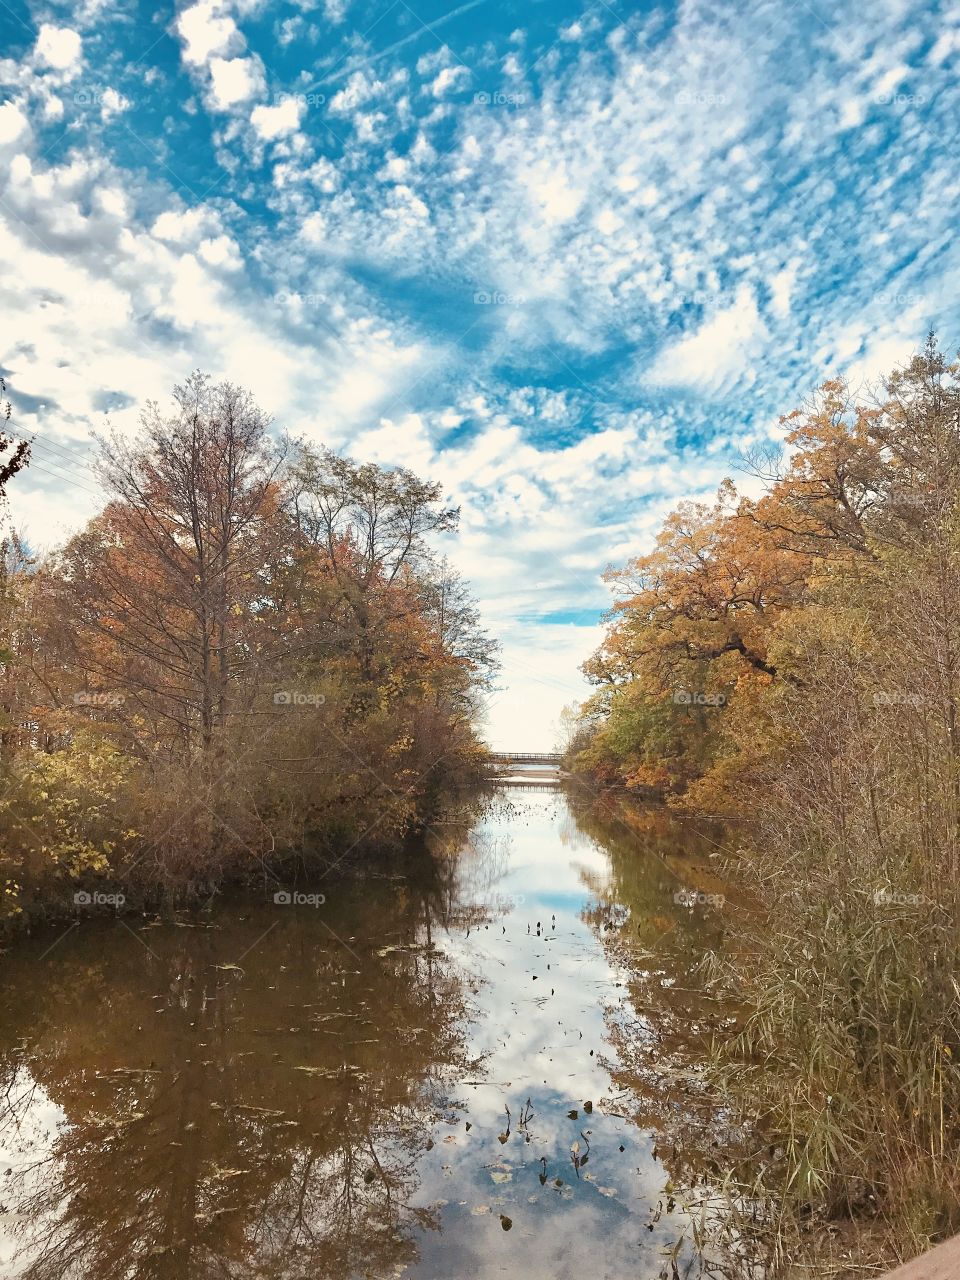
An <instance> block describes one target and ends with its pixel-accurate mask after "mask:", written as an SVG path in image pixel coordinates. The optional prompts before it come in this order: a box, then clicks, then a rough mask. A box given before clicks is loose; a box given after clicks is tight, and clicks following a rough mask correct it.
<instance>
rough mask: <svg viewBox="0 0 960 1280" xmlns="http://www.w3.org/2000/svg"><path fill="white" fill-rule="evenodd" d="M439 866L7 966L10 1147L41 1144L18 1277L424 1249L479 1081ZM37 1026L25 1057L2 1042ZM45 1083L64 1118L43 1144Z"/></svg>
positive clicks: (190, 1270)
mask: <svg viewBox="0 0 960 1280" xmlns="http://www.w3.org/2000/svg"><path fill="white" fill-rule="evenodd" d="M438 868H439V869H438V870H435V871H431V870H430V868H429V867H426V868H424V867H421V868H420V871H421V872H423V874H420V875H418V876H416V877H413V878H410V877H407V878H405V879H403V880H402V881H401V880H391V879H386V878H381V879H375V878H371V877H368V878H365V879H364V881H363V884H362V886H361V885H359V884H356V883H354V884H353V885H350V884H346V885H340V886H339V887H338V888H337V889H335V890H330V889H328V890H327V892H328V893H329V894H330V896H331V899H332V901H331V902H330V903H329V904H327V905H326V906H324V907H320V908H312V907H310V906H302V907H298V906H292V905H286V906H275V905H274V904H273V902H269V903H267V904H264V905H263V906H256V907H253V908H251V906H250V904H249V902H244V903H243V904H242V906H240V907H238V906H237V905H236V904H233V905H231V904H223V905H221V906H220V907H219V909H218V910H217V911H216V912H215V913H214V915H213V917H212V918H209V919H203V918H199V919H190V920H186V919H185V920H181V921H180V927H177V926H171V925H162V926H159V927H154V928H150V927H147V928H142V927H141V928H139V929H138V927H137V924H136V923H134V922H132V921H131V922H129V923H130V927H132V928H133V930H134V932H135V933H136V935H137V939H138V941H136V942H134V941H133V939H132V938H131V935H130V931H129V929H128V927H127V922H109V923H108V922H104V923H102V924H94V923H87V924H85V925H84V926H83V928H82V929H80V930H75V931H74V933H73V935H72V936H71V937H69V938H68V939H65V940H64V942H63V943H62V944H60V945H61V946H62V947H63V948H64V953H61V958H62V956H63V954H65V952H66V949H67V948H69V952H70V954H69V963H64V964H61V963H58V955H57V951H56V950H54V951H53V952H52V953H51V955H50V957H49V958H48V959H45V960H43V961H41V962H40V963H39V966H38V962H37V960H36V959H35V955H36V954H37V953H38V952H39V951H40V950H41V946H40V944H39V943H38V944H36V945H34V946H30V947H24V948H22V949H21V950H20V951H19V952H17V953H16V954H15V955H12V956H10V957H9V958H8V959H7V961H6V962H5V964H6V968H7V983H6V994H5V996H4V998H3V1005H4V1009H3V1028H4V1030H3V1038H4V1044H3V1049H4V1050H5V1052H4V1054H3V1061H4V1064H5V1070H6V1072H7V1078H6V1079H5V1080H4V1081H3V1085H4V1086H5V1089H6V1099H7V1104H8V1105H7V1107H6V1115H5V1119H4V1121H3V1125H4V1132H3V1134H2V1142H3V1145H4V1146H5V1147H6V1148H8V1149H11V1150H14V1151H16V1149H17V1146H18V1144H19V1146H20V1147H23V1146H24V1145H26V1147H27V1150H25V1151H23V1152H22V1155H23V1156H24V1157H25V1160H24V1162H23V1163H22V1164H18V1165H17V1168H16V1172H15V1173H14V1174H13V1175H11V1176H10V1177H8V1178H6V1179H5V1182H6V1186H5V1188H4V1192H3V1195H4V1199H5V1200H7V1202H8V1204H7V1208H8V1209H12V1208H16V1210H17V1211H18V1214H19V1215H20V1216H18V1217H17V1219H16V1226H15V1228H14V1230H15V1235H16V1239H17V1245H18V1260H17V1262H15V1264H14V1265H15V1268H16V1267H19V1268H22V1276H23V1277H24V1280H63V1278H64V1277H84V1280H107V1278H113V1277H126V1276H136V1277H138V1278H139V1277H144V1278H147V1277H150V1278H154V1277H155V1278H156V1280H174V1277H176V1280H182V1278H183V1277H189V1276H197V1277H201V1276H202V1277H219V1276H222V1277H239V1276H244V1277H250V1276H255V1277H264V1280H266V1278H268V1277H269V1278H271V1280H273V1278H274V1277H284V1278H287V1277H290V1278H295V1277H301V1276H302V1277H304V1278H306V1277H311V1280H312V1278H313V1277H316V1276H318V1275H322V1276H327V1277H331V1280H334V1278H337V1277H347V1276H352V1275H357V1274H360V1275H363V1274H371V1275H386V1274H391V1273H392V1272H393V1271H394V1269H395V1268H397V1267H399V1266H401V1265H402V1264H405V1263H410V1262H411V1261H412V1260H413V1259H414V1258H415V1254H416V1245H415V1243H414V1233H413V1232H412V1230H411V1229H412V1228H413V1227H419V1228H426V1229H430V1228H434V1227H435V1226H436V1217H435V1215H434V1214H433V1213H432V1212H431V1211H430V1210H429V1209H425V1208H415V1207H412V1206H411V1200H412V1198H413V1196H414V1193H415V1191H416V1189H417V1186H418V1178H417V1170H416V1162H417V1159H418V1156H419V1155H420V1153H421V1152H422V1151H423V1148H424V1145H425V1143H426V1142H427V1141H428V1136H429V1133H430V1130H431V1128H432V1127H433V1125H434V1124H435V1123H436V1121H437V1120H438V1119H439V1118H441V1117H442V1116H444V1115H447V1116H448V1118H451V1119H452V1118H454V1116H453V1114H452V1113H451V1103H450V1096H451V1086H452V1085H453V1083H454V1082H455V1081H457V1080H459V1079H463V1078H465V1077H466V1076H468V1075H470V1076H474V1075H477V1074H479V1073H481V1072H482V1064H481V1063H479V1062H477V1061H474V1060H471V1058H470V1055H469V1052H468V1049H467V1038H466V1036H467V1027H468V1022H469V1009H468V1006H467V998H468V981H467V978H466V976H465V975H464V974H463V973H459V972H457V971H456V969H455V967H454V966H453V965H452V964H451V963H449V962H448V961H447V960H446V959H445V958H444V957H443V956H442V955H441V954H440V953H439V952H438V951H437V950H436V949H435V948H434V947H433V945H432V941H431V939H432V934H433V931H434V929H435V928H436V927H438V926H442V927H444V928H445V927H448V926H451V925H453V924H457V925H458V926H463V925H464V924H465V923H469V921H468V920H465V919H463V918H462V917H463V913H462V912H460V914H459V916H458V918H457V919H456V920H455V919H454V916H455V915H456V914H457V913H458V911H459V908H458V907H457V906H456V905H455V904H456V900H457V894H456V887H455V883H454V881H455V875H456V863H455V862H453V861H447V862H440V863H439V864H438ZM238 912H239V914H238ZM468 914H469V913H468ZM474 914H475V915H476V914H477V913H476V911H475V910H474ZM267 936H269V945H268V946H264V942H265V939H266V937H267ZM360 938H362V939H363V941H362V942H361V941H359V939H360ZM43 946H49V940H46V941H45V942H44V943H43ZM465 992H466V993H467V995H466V996H465ZM27 1034H29V1039H30V1052H29V1057H27V1055H26V1053H25V1051H24V1050H23V1049H22V1048H21V1049H19V1050H17V1049H15V1048H12V1047H11V1046H14V1045H15V1044H16V1042H17V1041H18V1039H19V1038H20V1037H22V1036H24V1035H27ZM38 1090H39V1091H41V1093H42V1095H43V1096H44V1097H45V1098H46V1099H49V1100H50V1102H52V1103H53V1104H55V1105H56V1107H57V1108H58V1109H59V1113H60V1117H59V1118H60V1124H59V1126H58V1129H57V1132H56V1134H55V1136H54V1137H53V1139H52V1141H51V1142H50V1143H49V1145H48V1149H47V1150H46V1151H45V1152H44V1153H43V1154H42V1155H41V1156H40V1157H36V1155H35V1148H34V1149H33V1150H31V1149H30V1148H31V1135H30V1134H29V1130H28V1128H27V1127H25V1122H26V1120H27V1116H28V1113H29V1112H30V1110H31V1108H34V1109H35V1108H36V1107H37V1102H38ZM33 1136H35V1135H33ZM38 1159H39V1162H40V1163H39V1164H38V1162H37V1161H38ZM18 1274H21V1272H18Z"/></svg>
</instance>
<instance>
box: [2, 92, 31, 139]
mask: <svg viewBox="0 0 960 1280" xmlns="http://www.w3.org/2000/svg"><path fill="white" fill-rule="evenodd" d="M28 128H29V125H28V123H27V117H26V116H25V115H24V114H23V112H22V111H21V110H20V108H19V107H18V106H17V105H16V103H14V102H4V103H3V105H2V106H0V146H8V145H9V144H10V143H11V142H16V141H17V140H18V139H19V138H21V137H22V136H23V135H24V134H25V133H26V132H27V129H28Z"/></svg>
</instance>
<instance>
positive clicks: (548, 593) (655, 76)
mask: <svg viewBox="0 0 960 1280" xmlns="http://www.w3.org/2000/svg"><path fill="white" fill-rule="evenodd" d="M0 29H2V32H3V41H2V45H0V48H2V49H3V52H4V55H5V56H4V57H3V58H2V59H0V301H2V312H0V315H2V318H3V319H2V323H0V370H2V371H3V373H4V374H5V376H6V377H7V378H8V379H9V382H10V390H11V398H12V400H13V402H14V407H15V414H16V425H17V427H18V428H19V429H20V430H21V431H23V432H27V433H36V444H35V448H34V463H33V466H32V467H31V469H30V471H29V472H28V473H27V474H26V475H25V476H23V477H19V478H18V479H17V481H16V482H15V485H14V489H15V492H14V494H13V496H12V506H13V512H14V516H15V519H16V520H17V522H18V523H19V524H20V525H21V526H22V527H23V528H24V529H25V530H26V532H27V534H28V537H29V539H30V541H31V543H32V544H33V545H34V546H37V547H48V546H52V545H54V544H56V543H57V542H58V541H60V540H61V539H62V538H63V537H64V536H66V535H67V534H68V533H69V532H71V531H72V530H73V529H75V528H76V527H78V526H79V525H80V524H82V523H83V521H84V520H85V519H87V518H88V517H89V516H90V515H91V514H92V513H93V512H94V511H95V510H97V508H98V507H99V505H100V502H101V496H100V493H99V490H98V486H97V482H96V480H95V478H94V476H93V474H92V473H91V471H90V470H89V456H90V455H89V446H90V440H91V435H92V433H93V432H94V431H96V430H99V429H102V428H103V427H104V426H105V425H106V423H107V422H108V421H109V422H110V423H112V424H113V425H115V426H117V427H119V428H120V429H121V430H130V431H132V430H134V429H135V426H136V421H137V414H138V409H139V406H141V405H142V404H143V403H144V402H145V401H146V400H149V399H157V400H161V401H162V400H164V399H166V398H167V397H168V395H169V391H170V388H171V387H172V385H173V384H174V383H175V382H178V381H180V380H182V379H183V378H184V377H185V376H186V374H187V373H189V371H190V370H191V369H193V368H197V367H199V368H203V369H204V370H206V371H208V372H210V373H212V374H214V375H215V376H224V377H229V378H231V379H233V380H235V381H238V382H241V383H243V384H244V385H246V386H248V387H250V388H251V390H252V391H253V392H254V394H255V395H256V397H257V398H258V400H259V401H260V403H261V404H262V405H263V407H264V408H265V409H267V410H268V411H269V412H271V413H272V414H273V415H274V417H275V419H276V422H277V424H278V426H281V427H283V428H285V429H287V430H288V431H290V432H291V433H293V434H303V435H306V436H309V437H311V438H313V439H316V440H320V441H323V442H324V443H326V444H329V445H330V446H331V447H334V448H336V449H338V450H341V451H343V452H347V453H350V454H351V455H352V456H354V457H356V458H360V459H371V460H375V461H378V462H382V463H385V464H396V463H402V464H404V465H407V466H410V467H412V468H413V469H414V470H416V471H418V472H419V473H421V474H422V475H424V476H425V477H429V478H432V479H436V480H439V481H441V482H442V483H443V484H444V486H445V488H446V489H447V492H448V493H449V495H450V496H451V498H452V499H453V500H454V501H456V502H459V503H460V504H461V505H462V509H463V517H462V529H461V533H460V535H459V537H458V539H457V540H456V543H455V544H451V546H450V547H449V554H450V555H451V558H452V559H453V560H454V561H455V562H456V563H457V564H458V565H459V566H460V567H461V568H462V569H463V571H464V572H465V573H466V575H467V576H468V578H469V579H470V580H471V582H472V584H473V586H474V589H475V591H476V593H477V594H478V596H479V597H480V601H481V604H482V607H483V612H484V615H485V619H486V622H487V625H488V627H489V629H490V630H492V631H493V632H494V633H495V634H497V635H498V636H499V637H500V639H501V640H502V642H503V645H504V656H505V660H506V665H505V675H504V680H503V684H504V689H503V691H502V693H501V694H500V695H498V697H497V698H496V700H495V702H494V704H493V706H492V708H491V715H490V730H489V735H490V738H491V740H492V741H493V742H494V743H495V745H498V746H501V747H506V748H514V749H517V750H522V749H525V748H542V747H549V746H551V745H552V743H553V741H554V739H555V725H556V722H557V720H558V716H559V712H560V709H561V707H562V706H563V705H564V704H565V703H569V702H571V701H573V700H575V699H577V698H579V697H582V696H584V694H585V693H586V692H587V691H588V690H587V688H586V686H585V685H584V684H583V682H582V680H581V678H580V676H579V674H578V671H577V666H578V663H579V662H580V661H581V660H582V659H583V658H584V657H585V656H586V655H587V654H588V653H589V652H590V650H591V649H592V647H593V646H594V645H595V643H596V640H597V638H598V635H599V630H598V623H599V619H600V616H601V614H602V611H603V609H604V608H605V606H606V605H607V603H608V595H607V589H606V587H605V586H604V584H603V583H602V581H601V573H602V571H603V569H604V567H605V565H607V564H608V563H610V562H614V563H617V562H622V561H623V560H624V559H625V558H626V557H627V556H628V555H631V554H635V553H637V552H638V551H640V550H643V549H644V548H645V547H646V546H648V545H649V543H650V541H651V538H652V536H653V533H654V532H655V530H656V527H657V525H658V523H659V521H660V519H661V518H662V517H663V515H664V514H665V513H666V512H667V511H668V510H670V509H671V508H672V507H673V506H674V505H675V504H676V502H677V501H678V500H680V499H681V498H684V497H689V496H695V495H699V496H706V495H708V494H710V493H711V492H712V491H713V490H714V489H715V488H716V485H717V484H718V482H719V481H720V480H721V479H722V478H723V476H724V475H726V474H730V473H732V472H733V471H734V468H735V467H736V463H737V459H738V457H739V456H740V455H741V454H742V452H743V451H744V450H745V449H746V448H749V447H750V446H751V444H755V443H756V442H758V441H760V440H765V439H768V438H770V437H772V436H776V435H777V432H778V429H777V425H776V424H777V418H778V415H779V414H780V413H781V412H785V411H787V410H789V409H791V408H793V407H794V405H795V404H796V403H797V402H798V401H799V400H800V399H801V398H802V397H803V396H804V395H806V394H807V393H808V392H809V391H810V390H811V388H812V387H813V386H814V385H815V384H816V383H817V382H819V381H821V380H822V379H823V378H824V377H826V376H828V375H830V374H834V373H838V372H842V373H845V374H847V375H848V376H850V377H851V378H852V379H853V380H854V382H860V381H870V380H872V379H875V378H876V377H877V376H878V375H879V374H880V373H881V372H883V371H884V370H885V369H887V368H889V367H890V366H891V365H892V364H893V363H895V362H896V361H898V360H900V359H902V358H904V357H905V356H907V355H908V354H909V353H910V351H911V350H912V349H913V348H914V347H915V346H917V345H918V344H919V343H920V342H921V341H922V339H923V336H924V334H925V332H926V331H927V329H928V328H929V327H930V326H931V325H933V326H935V327H937V328H938V329H939V330H940V331H941V332H942V334H943V337H944V339H945V340H946V342H947V344H948V345H950V344H956V342H957V341H958V339H960V334H958V326H957V299H958V296H960V290H958V284H960V242H958V238H957V236H956V234H955V206H956V203H957V197H958V192H960V170H958V168H957V164H956V159H955V155H954V142H955V138H956V135H957V126H958V123H960V112H958V107H960V80H958V76H957V68H958V54H960V5H958V4H957V3H955V2H954V3H943V4H919V3H913V4H910V3H904V2H903V0H877V3H875V4H873V5H871V6H869V8H868V9H865V8H864V6H863V5H862V4H856V5H854V4H850V3H845V2H844V0H833V2H832V3H830V4H827V3H826V0H816V2H815V3H810V2H809V0H800V2H799V3H795V4H790V5H787V4H783V3H780V2H779V0H770V2H769V3H767V2H764V0H743V2H742V3H738V4H736V5H734V4H729V5H717V4H706V3H698V2H689V3H679V4H662V5H645V4H626V3H622V2H621V3H613V2H611V3H607V0H596V2H595V3H592V4H590V3H583V2H582V0H581V2H578V3H574V2H572V0H551V3H549V4H547V3H542V2H540V3H531V2H530V0H527V2H526V3H519V2H517V0H465V2H464V3H460V4H456V3H453V2H452V0H445V2H443V0H416V2H415V3H414V4H411V3H408V2H407V0H393V2H392V3H390V0H291V2H290V3H286V2H277V3H269V2H267V0H197V2H195V3H193V2H190V0H187V3H184V4H181V5H177V6H174V5H170V4H168V3H165V0H159V3H154V4H146V3H142V4H140V3H137V2H136V0H121V2H120V3H110V0H71V3H69V4H68V3H60V2H59V0H53V2H48V3H23V2H22V0H2V2H0Z"/></svg>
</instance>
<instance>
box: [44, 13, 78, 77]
mask: <svg viewBox="0 0 960 1280" xmlns="http://www.w3.org/2000/svg"><path fill="white" fill-rule="evenodd" d="M36 57H37V61H38V62H39V63H40V64H42V65H44V66H48V67H53V68H54V69H55V70H57V71H75V70H78V69H79V67H80V63H81V61H82V60H83V41H82V40H81V38H80V35H79V34H78V32H76V31H73V30H72V29H71V28H70V27H55V26H53V25H52V24H51V23H49V22H44V23H43V24H42V26H41V27H40V32H39V34H38V35H37V48H36Z"/></svg>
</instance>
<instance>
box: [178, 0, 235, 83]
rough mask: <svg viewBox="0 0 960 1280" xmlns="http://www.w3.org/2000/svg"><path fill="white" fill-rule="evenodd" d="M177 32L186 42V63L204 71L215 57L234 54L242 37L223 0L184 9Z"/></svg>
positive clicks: (208, 0) (204, 0)
mask: <svg viewBox="0 0 960 1280" xmlns="http://www.w3.org/2000/svg"><path fill="white" fill-rule="evenodd" d="M177 32H178V34H179V36H180V38H181V40H183V42H184V48H183V60H184V62H186V63H188V64H189V65H191V66H195V67H201V66H203V65H204V64H205V63H207V62H209V61H210V59H211V58H212V57H214V55H217V54H220V55H223V54H227V53H232V52H235V51H236V49H237V47H238V46H239V47H242V45H243V43H244V42H243V37H242V36H241V35H240V33H239V31H238V30H237V24H236V23H235V22H234V20H233V18H231V17H230V15H229V14H228V13H227V12H226V6H225V5H224V4H222V3H220V0H199V3H198V4H194V5H191V6H190V7H189V8H187V9H183V10H182V11H181V13H180V16H179V17H178V18H177Z"/></svg>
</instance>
